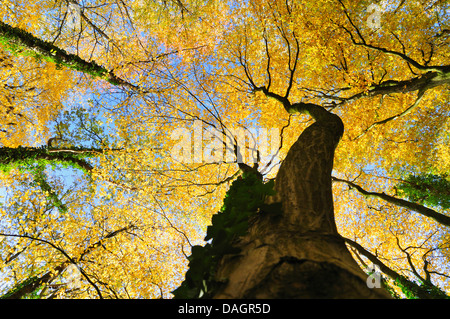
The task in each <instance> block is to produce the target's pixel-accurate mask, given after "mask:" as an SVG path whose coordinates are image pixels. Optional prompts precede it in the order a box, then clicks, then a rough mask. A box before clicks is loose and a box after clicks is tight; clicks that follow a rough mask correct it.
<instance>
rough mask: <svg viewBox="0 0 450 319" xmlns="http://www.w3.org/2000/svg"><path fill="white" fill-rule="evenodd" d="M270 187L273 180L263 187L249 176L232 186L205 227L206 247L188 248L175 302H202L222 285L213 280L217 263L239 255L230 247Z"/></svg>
mask: <svg viewBox="0 0 450 319" xmlns="http://www.w3.org/2000/svg"><path fill="white" fill-rule="evenodd" d="M273 184H274V183H273V180H272V181H269V182H267V183H264V182H263V181H262V179H261V178H259V177H258V176H257V174H255V173H253V172H247V173H243V175H242V177H239V178H238V179H236V180H235V181H234V182H233V183H232V185H231V186H230V189H229V190H228V192H227V194H226V195H225V198H224V202H223V206H222V208H221V209H220V211H219V212H217V214H215V215H214V216H213V217H212V225H211V226H208V229H207V233H206V237H205V241H208V243H207V244H206V245H204V246H199V245H196V246H193V247H192V253H191V256H189V257H188V260H189V270H188V271H187V272H186V275H185V276H186V278H185V281H184V282H183V283H182V284H181V286H180V287H179V288H177V289H176V290H175V291H173V292H172V293H173V294H174V296H175V298H186V299H191V298H202V297H203V298H204V297H207V296H208V295H210V294H211V291H212V290H214V289H215V288H217V287H218V286H219V285H220V284H221V283H222V282H223V280H217V278H215V269H216V266H217V263H218V262H219V260H220V259H221V258H222V257H223V256H224V255H226V254H236V253H239V249H238V248H236V247H233V243H234V242H235V240H237V239H238V238H239V237H241V236H243V235H245V234H246V232H247V230H248V226H249V220H250V219H251V218H252V217H254V216H256V213H257V212H258V210H259V208H261V207H262V206H263V205H264V198H265V196H268V195H273V194H274V190H273Z"/></svg>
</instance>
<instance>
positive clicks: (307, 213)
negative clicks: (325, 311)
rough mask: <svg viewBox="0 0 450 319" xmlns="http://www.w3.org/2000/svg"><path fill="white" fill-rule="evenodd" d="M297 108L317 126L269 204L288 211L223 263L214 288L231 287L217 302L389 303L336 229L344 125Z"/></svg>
mask: <svg viewBox="0 0 450 319" xmlns="http://www.w3.org/2000/svg"><path fill="white" fill-rule="evenodd" d="M292 108H293V109H294V110H295V111H298V112H301V113H307V114H310V115H311V116H312V117H313V118H314V119H315V120H316V122H315V123H314V124H312V125H311V126H309V127H308V128H307V129H306V130H305V131H304V132H303V133H302V134H301V135H300V137H299V138H298V140H297V141H296V142H295V143H294V145H293V146H292V147H291V149H290V150H289V152H288V154H287V156H286V159H285V160H284V161H283V163H282V165H281V167H280V170H279V172H278V174H277V177H276V182H275V190H276V192H277V194H276V195H275V196H273V197H272V198H268V199H267V200H266V202H267V204H273V203H281V207H282V209H281V211H280V209H278V211H276V212H270V213H269V212H264V211H261V212H260V213H259V214H258V217H257V218H256V219H255V220H254V221H253V222H252V223H251V225H250V226H249V231H248V233H247V235H246V236H244V237H242V238H240V239H239V241H238V242H236V244H235V245H236V247H239V248H240V249H241V251H240V253H239V254H236V255H226V256H225V257H223V258H222V260H221V261H220V262H219V265H218V268H217V271H216V280H222V281H224V282H225V284H224V285H223V286H222V287H221V288H220V289H219V290H218V291H217V292H216V293H215V294H214V296H213V298H269V299H271V298H273V299H275V298H389V297H390V296H389V294H388V293H387V292H386V291H385V290H383V289H380V288H369V287H368V285H367V277H368V276H367V275H366V274H365V273H364V272H363V271H362V270H361V268H360V267H359V266H358V265H357V263H356V262H355V261H354V259H353V258H352V256H351V255H350V252H349V251H348V249H347V247H346V245H345V242H344V240H343V239H342V238H341V237H340V235H339V234H338V232H337V229H336V224H335V221H334V212H333V198H332V189H331V187H332V186H331V185H332V183H331V171H332V168H333V158H334V151H335V148H336V146H337V144H338V142H339V140H340V138H341V136H342V134H343V131H344V125H343V123H342V121H341V119H340V118H339V117H338V116H336V115H334V114H332V113H329V112H328V111H326V110H325V109H324V108H322V107H321V106H318V105H313V104H304V103H300V104H294V105H292ZM278 207H279V206H278Z"/></svg>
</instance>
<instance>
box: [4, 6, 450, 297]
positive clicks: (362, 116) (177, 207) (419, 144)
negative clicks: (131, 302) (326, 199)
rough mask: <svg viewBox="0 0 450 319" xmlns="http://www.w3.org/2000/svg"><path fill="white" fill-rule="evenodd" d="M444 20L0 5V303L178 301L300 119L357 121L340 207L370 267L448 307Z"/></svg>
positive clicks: (293, 11) (407, 15)
mask: <svg viewBox="0 0 450 319" xmlns="http://www.w3.org/2000/svg"><path fill="white" fill-rule="evenodd" d="M448 10H449V5H448V4H447V3H445V2H444V1H421V0H406V1H397V0H383V1H375V0H373V1H344V0H316V1H290V0H246V1H235V0H229V1H219V0H205V1H199V0H181V1H180V0H140V1H128V0H120V1H111V2H108V3H104V2H102V1H97V0H89V1H78V2H77V1H75V0H57V1H49V0H39V1H35V2H33V3H31V2H29V1H22V0H5V1H3V3H2V6H1V7H0V15H1V19H0V20H1V22H0V82H1V84H0V112H1V115H2V116H1V117H0V143H1V145H0V167H1V170H2V172H0V179H1V188H0V195H1V207H0V216H1V222H0V295H1V296H3V297H4V298H172V297H173V294H172V292H173V291H174V290H175V289H176V288H177V287H179V286H180V284H181V283H182V282H183V280H184V278H185V273H186V271H187V269H188V263H189V261H188V257H189V256H190V255H191V253H192V254H195V249H194V250H193V251H192V252H191V248H192V247H196V246H198V245H205V241H204V238H205V236H207V229H208V228H207V227H208V226H210V225H211V219H212V216H213V215H214V214H216V213H217V212H218V211H220V210H221V208H222V210H225V209H226V208H224V207H230V200H229V199H228V204H227V199H226V198H227V197H226V194H227V191H228V190H229V189H230V186H231V185H232V184H233V182H235V181H236V180H237V179H239V178H240V177H239V176H240V175H241V174H242V173H244V174H245V173H247V172H246V170H247V169H252V170H255V171H257V172H258V174H259V175H260V177H261V179H262V180H263V181H264V182H269V181H271V180H273V179H274V178H275V176H276V173H277V171H278V168H279V165H280V163H281V162H282V161H283V159H284V158H285V156H286V154H287V152H288V150H289V149H290V147H291V145H293V143H294V142H295V141H296V140H297V138H298V136H299V134H300V133H301V132H302V131H303V130H304V129H305V128H306V127H307V126H308V125H310V124H311V122H310V119H309V118H307V117H306V116H304V115H301V114H298V113H296V103H299V102H303V103H314V104H317V105H321V106H322V107H324V108H325V109H326V110H328V111H329V112H332V113H334V114H336V115H338V116H339V117H340V118H341V119H342V121H343V123H344V126H345V131H344V135H343V136H342V139H341V141H340V143H339V145H338V147H337V149H336V154H335V158H334V169H333V179H332V180H333V195H334V210H335V218H336V223H337V227H338V231H339V234H340V235H342V237H344V238H345V239H346V244H347V245H348V248H349V250H350V251H351V252H352V254H353V256H354V258H355V259H356V260H357V262H358V264H359V265H360V266H361V268H363V269H365V270H367V269H369V268H370V265H371V264H375V265H378V267H379V268H380V271H381V272H382V274H383V278H384V284H385V285H386V287H389V290H390V291H391V292H392V294H393V295H394V296H397V297H400V298H430V297H439V298H441V297H445V296H446V295H448V294H449V293H450V241H449V240H450V233H449V227H450V221H449V220H450V211H449V208H450V207H449V204H448V202H449V200H448V198H449V191H448V190H449V187H448V186H449V183H450V134H449V132H450V120H449V119H450V104H449V86H448V85H449V83H450V57H449V52H450V51H449V47H448V44H449V37H450V24H449V22H450V21H449V16H450V15H449V14H448V12H449V11H448ZM259 175H258V176H259ZM237 184H238V183H237ZM235 185H236V184H235ZM265 185H268V184H265ZM224 199H225V200H224ZM224 203H225V205H224ZM234 204H236V203H234ZM223 205H224V206H223ZM227 205H228V206H227ZM252 209H253V208H252ZM228 210H231V209H230V208H229V209H228ZM215 216H220V215H215ZM235 217H236V218H237V219H239V218H240V217H238V216H237V215H236V216H235ZM213 219H215V220H216V221H217V220H220V217H213ZM239 221H241V219H239ZM220 223H222V225H227V224H226V222H225V221H220ZM224 228H225V226H224ZM210 229H211V228H210ZM240 230H241V229H239V230H236V228H233V227H231V230H230V231H231V232H235V233H237V234H238V233H239V231H240ZM208 235H211V230H210V232H209V234H208ZM207 239H208V237H207ZM209 239H210V237H209ZM191 259H192V258H191Z"/></svg>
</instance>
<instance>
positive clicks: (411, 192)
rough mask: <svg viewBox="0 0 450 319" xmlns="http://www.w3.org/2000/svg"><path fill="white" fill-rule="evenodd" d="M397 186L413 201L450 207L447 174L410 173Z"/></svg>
mask: <svg viewBox="0 0 450 319" xmlns="http://www.w3.org/2000/svg"><path fill="white" fill-rule="evenodd" d="M396 188H397V190H398V191H399V192H400V194H401V195H402V196H404V197H407V198H409V199H410V200H411V201H414V202H417V203H421V204H428V205H430V206H441V207H442V208H443V209H448V208H450V181H448V180H447V176H446V175H433V174H421V175H417V176H415V175H409V176H408V177H407V178H406V180H405V181H403V182H402V183H400V184H399V185H397V186H396Z"/></svg>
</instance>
